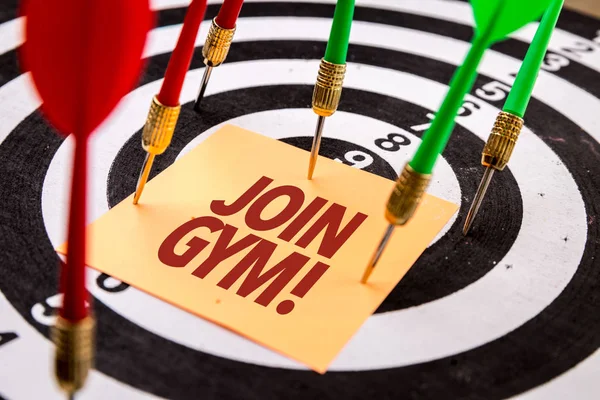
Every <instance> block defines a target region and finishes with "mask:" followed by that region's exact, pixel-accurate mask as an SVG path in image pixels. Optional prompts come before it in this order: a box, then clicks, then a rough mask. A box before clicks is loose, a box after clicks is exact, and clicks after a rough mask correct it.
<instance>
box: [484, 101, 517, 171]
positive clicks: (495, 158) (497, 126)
mask: <svg viewBox="0 0 600 400" xmlns="http://www.w3.org/2000/svg"><path fill="white" fill-rule="evenodd" d="M522 127H523V120H522V119H521V118H519V117H517V116H516V115H514V114H511V113H507V112H504V111H501V112H500V113H499V114H498V116H497V117H496V122H494V127H493V128H492V133H491V134H490V137H489V138H488V140H487V143H486V144H485V147H484V148H483V152H482V154H481V164H483V166H484V167H492V168H494V169H497V170H498V171H502V170H503V169H504V167H506V164H508V160H509V159H510V156H511V154H512V152H513V149H514V148H515V144H516V143H517V139H518V138H519V134H520V133H521V128H522Z"/></svg>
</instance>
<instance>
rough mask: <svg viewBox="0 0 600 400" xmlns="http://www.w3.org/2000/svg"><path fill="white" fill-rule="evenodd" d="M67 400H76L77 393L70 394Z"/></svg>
mask: <svg viewBox="0 0 600 400" xmlns="http://www.w3.org/2000/svg"><path fill="white" fill-rule="evenodd" d="M67 399H68V400H75V393H68V394H67Z"/></svg>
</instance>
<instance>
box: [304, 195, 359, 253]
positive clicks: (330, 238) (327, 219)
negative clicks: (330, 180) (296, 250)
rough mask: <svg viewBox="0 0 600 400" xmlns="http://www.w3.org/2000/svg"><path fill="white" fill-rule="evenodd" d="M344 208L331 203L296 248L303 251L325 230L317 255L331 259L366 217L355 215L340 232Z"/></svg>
mask: <svg viewBox="0 0 600 400" xmlns="http://www.w3.org/2000/svg"><path fill="white" fill-rule="evenodd" d="M345 212H346V207H344V206H341V205H339V204H337V203H333V204H332V205H331V207H329V209H327V211H325V212H324V213H323V215H321V217H320V218H319V219H318V220H317V221H316V222H315V223H314V224H313V226H311V227H310V229H309V230H307V231H306V233H304V235H302V237H300V239H298V241H297V242H296V245H297V246H300V247H302V248H303V249H305V248H306V247H307V246H308V245H309V244H310V243H311V242H312V241H313V240H314V238H315V237H317V235H319V233H321V231H323V230H325V234H324V235H323V240H322V241H321V244H320V246H319V250H318V251H317V253H318V254H319V255H321V256H323V257H327V258H331V257H333V256H334V255H335V253H337V251H338V250H339V249H340V247H342V246H343V245H344V243H346V241H347V240H348V239H349V238H350V236H352V234H353V233H354V232H355V231H356V230H357V229H358V227H359V226H360V225H361V224H362V223H363V221H364V220H365V219H367V216H366V215H365V214H363V213H356V215H355V216H354V217H353V218H352V219H351V220H350V222H348V224H347V225H346V226H345V227H344V228H343V229H342V230H341V231H340V226H341V225H342V219H343V218H344V213H345Z"/></svg>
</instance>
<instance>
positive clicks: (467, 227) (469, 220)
mask: <svg viewBox="0 0 600 400" xmlns="http://www.w3.org/2000/svg"><path fill="white" fill-rule="evenodd" d="M471 225H473V218H469V216H467V219H466V220H465V224H464V226H463V231H462V232H463V236H467V233H469V230H470V229H471Z"/></svg>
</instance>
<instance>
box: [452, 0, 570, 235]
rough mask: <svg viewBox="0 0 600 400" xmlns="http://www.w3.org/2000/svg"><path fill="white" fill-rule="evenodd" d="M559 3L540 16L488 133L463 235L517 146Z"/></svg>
mask: <svg viewBox="0 0 600 400" xmlns="http://www.w3.org/2000/svg"><path fill="white" fill-rule="evenodd" d="M563 3H564V0H553V1H552V2H551V3H550V7H549V8H548V9H547V10H546V12H545V13H544V16H543V17H542V21H541V22H540V24H539V26H538V29H537V31H536V33H535V36H534V37H533V40H532V42H531V44H530V45H529V49H528V50H527V54H526V55H525V59H524V60H523V64H521V68H520V69H519V73H518V74H517V77H516V79H515V82H514V84H513V87H512V89H511V90H510V93H509V94H508V97H507V99H506V102H505V103H504V107H503V109H502V112H500V113H499V114H498V116H497V117H496V122H495V123H494V127H493V128H492V133H491V134H490V136H489V138H488V140H487V143H486V144H485V146H484V148H483V152H482V155H481V164H482V165H483V166H484V167H485V172H484V174H483V178H482V179H481V183H480V184H479V187H478V189H477V193H476V194H475V198H474V199H473V203H471V207H470V208H469V212H468V214H467V218H466V220H465V225H464V227H463V234H464V235H466V234H467V233H468V232H469V230H470V229H471V226H472V225H473V221H474V220H475V216H476V215H477V212H478V211H479V208H480V207H481V203H482V202H483V199H484V197H485V194H486V191H487V189H488V187H489V185H490V182H491V181H492V177H493V176H494V172H495V171H502V170H503V169H504V168H505V167H506V165H507V164H508V161H509V160H510V157H511V155H512V152H513V149H514V147H515V145H516V144H517V139H518V138H519V134H520V133H521V128H522V127H523V117H524V115H525V112H526V110H527V105H528V104H529V99H530V98H531V93H532V92H533V88H534V86H535V82H536V80H537V76H538V73H539V71H540V67H541V66H542V62H543V61H544V56H545V54H546V50H547V49H548V43H549V42H550V38H551V36H552V32H553V31H554V27H555V26H556V22H557V21H558V17H559V16H560V11H561V10H562V6H563Z"/></svg>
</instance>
